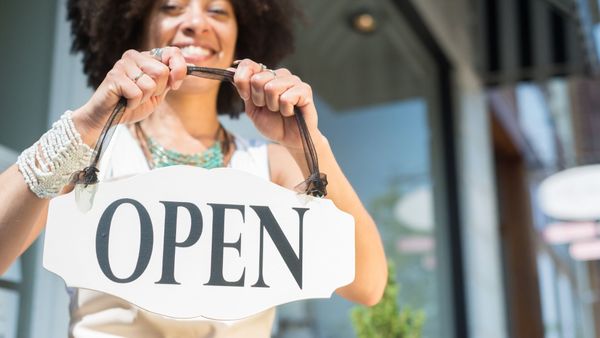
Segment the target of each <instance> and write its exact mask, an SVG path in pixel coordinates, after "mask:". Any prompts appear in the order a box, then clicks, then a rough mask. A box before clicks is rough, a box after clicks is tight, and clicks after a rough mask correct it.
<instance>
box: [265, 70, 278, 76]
mask: <svg viewBox="0 0 600 338" xmlns="http://www.w3.org/2000/svg"><path fill="white" fill-rule="evenodd" d="M267 70H268V71H270V72H271V74H273V76H277V73H276V72H275V71H274V70H273V69H267Z"/></svg>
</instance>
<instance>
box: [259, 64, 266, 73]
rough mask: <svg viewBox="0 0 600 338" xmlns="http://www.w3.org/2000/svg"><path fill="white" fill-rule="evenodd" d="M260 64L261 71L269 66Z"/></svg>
mask: <svg viewBox="0 0 600 338" xmlns="http://www.w3.org/2000/svg"><path fill="white" fill-rule="evenodd" d="M258 65H259V66H260V71H261V72H262V71H264V70H265V69H267V66H265V65H263V64H262V63H259V64H258Z"/></svg>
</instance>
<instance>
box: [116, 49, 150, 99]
mask: <svg viewBox="0 0 600 338" xmlns="http://www.w3.org/2000/svg"><path fill="white" fill-rule="evenodd" d="M119 64H120V65H121V66H122V67H123V68H124V69H125V74H126V75H127V77H128V78H129V79H131V80H132V81H133V83H135V85H137V86H138V88H140V90H141V91H142V99H141V101H140V104H144V103H145V102H146V101H148V99H150V98H151V97H152V96H155V95H157V94H156V91H157V83H156V82H155V81H154V79H153V78H152V77H151V76H150V75H148V74H147V73H146V72H145V71H144V70H143V69H141V68H140V67H139V66H138V65H137V64H136V63H135V61H134V60H132V59H129V58H128V59H123V60H120V61H119Z"/></svg>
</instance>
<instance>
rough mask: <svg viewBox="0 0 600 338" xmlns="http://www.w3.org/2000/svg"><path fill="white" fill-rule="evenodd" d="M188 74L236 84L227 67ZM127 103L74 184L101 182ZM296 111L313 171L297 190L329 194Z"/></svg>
mask: <svg viewBox="0 0 600 338" xmlns="http://www.w3.org/2000/svg"><path fill="white" fill-rule="evenodd" d="M187 74H188V75H194V76H199V77H203V78H208V79H214V80H220V81H226V82H229V83H233V75H234V74H235V73H234V72H232V71H230V70H226V69H218V68H207V67H197V66H188V70H187ZM126 106H127V100H126V99H125V98H124V97H121V98H120V99H119V102H118V103H117V105H116V106H115V108H114V109H113V111H112V113H111V114H110V117H109V118H108V120H107V121H106V124H105V125H104V128H102V132H101V133H100V137H98V141H97V142H96V145H95V146H94V155H93V156H92V159H91V160H90V164H89V165H88V166H87V167H85V168H84V169H83V170H81V171H79V172H76V173H74V174H73V178H72V180H71V182H72V183H75V184H83V185H84V186H88V185H91V184H96V183H98V172H99V170H98V162H100V158H102V154H103V152H104V150H105V149H106V148H107V147H108V144H109V142H110V139H111V138H112V135H113V134H114V131H115V128H116V125H117V124H118V123H119V122H120V121H121V118H122V117H123V113H124V112H125V107H126ZM294 113H295V114H294V116H295V118H296V122H297V124H298V130H299V132H300V138H301V139H302V148H303V149H304V156H305V158H306V164H307V166H308V170H309V172H310V173H309V175H308V178H307V179H306V180H305V181H303V182H301V183H300V184H299V185H297V186H296V189H301V190H302V192H303V193H305V194H308V195H311V196H316V197H323V196H325V195H327V189H326V187H327V175H325V174H323V173H321V172H319V161H318V158H317V152H316V150H315V146H314V144H313V142H312V138H311V137H310V132H309V131H308V127H307V126H306V121H305V120H304V117H303V116H302V112H301V111H300V109H298V108H297V107H294Z"/></svg>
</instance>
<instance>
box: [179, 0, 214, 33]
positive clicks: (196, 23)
mask: <svg viewBox="0 0 600 338" xmlns="http://www.w3.org/2000/svg"><path fill="white" fill-rule="evenodd" d="M181 27H182V29H183V31H184V32H185V33H186V34H188V35H196V34H201V33H203V32H205V31H207V30H208V27H209V26H208V20H207V16H206V13H205V12H204V10H203V8H202V6H201V4H200V2H199V1H191V2H190V4H189V7H188V10H187V11H186V15H185V18H184V19H183V22H182V24H181Z"/></svg>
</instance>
